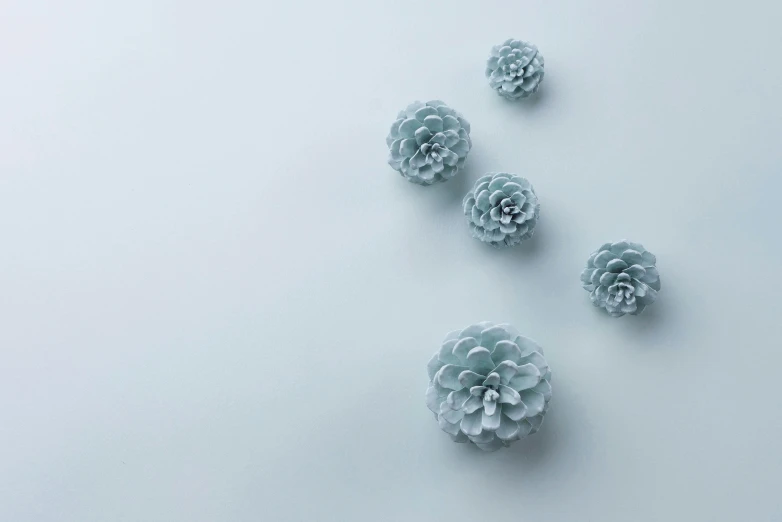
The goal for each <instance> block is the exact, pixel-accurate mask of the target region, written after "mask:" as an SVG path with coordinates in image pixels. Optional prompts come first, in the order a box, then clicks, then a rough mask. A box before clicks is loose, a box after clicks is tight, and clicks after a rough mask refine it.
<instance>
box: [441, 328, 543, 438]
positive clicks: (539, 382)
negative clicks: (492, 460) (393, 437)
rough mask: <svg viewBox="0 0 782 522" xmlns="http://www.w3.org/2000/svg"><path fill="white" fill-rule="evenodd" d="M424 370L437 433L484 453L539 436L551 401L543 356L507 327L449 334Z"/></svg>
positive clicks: (529, 342) (538, 348)
mask: <svg viewBox="0 0 782 522" xmlns="http://www.w3.org/2000/svg"><path fill="white" fill-rule="evenodd" d="M427 370H428V372H429V388H428V389H427V390H426V405H427V406H428V407H429V409H430V410H431V411H432V412H433V413H434V415H435V418H436V419H437V422H438V423H439V424H440V428H442V430H443V431H445V432H446V433H448V434H449V435H450V436H451V439H453V440H454V441H455V442H470V443H474V444H475V445H476V446H478V447H479V448H480V449H482V450H485V451H495V450H497V449H499V448H502V447H507V446H509V445H510V444H511V443H512V442H514V441H516V440H519V439H521V438H523V437H526V436H527V435H530V434H532V433H535V432H536V431H538V428H540V425H541V423H542V422H543V416H544V415H545V414H546V410H547V409H548V404H549V401H550V400H551V384H550V382H551V371H550V370H549V367H548V363H547V362H546V360H545V359H544V358H543V350H542V349H541V348H540V346H538V345H537V344H535V342H533V341H531V340H530V339H527V338H526V337H522V336H521V335H519V334H518V332H517V331H516V330H515V329H514V328H513V327H512V326H510V325H507V324H497V325H495V324H494V323H491V322H488V321H487V322H482V323H478V324H474V325H472V326H468V327H467V328H465V329H464V330H461V331H459V330H457V331H454V332H451V333H449V334H448V335H447V336H446V337H445V341H443V344H442V346H441V347H440V350H439V351H438V352H437V353H435V354H434V356H433V357H432V359H431V360H430V361H429V364H428V366H427Z"/></svg>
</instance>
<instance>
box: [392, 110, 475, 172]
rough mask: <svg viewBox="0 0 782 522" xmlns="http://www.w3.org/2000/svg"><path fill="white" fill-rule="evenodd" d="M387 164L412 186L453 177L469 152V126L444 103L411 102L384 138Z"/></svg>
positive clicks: (400, 113)
mask: <svg viewBox="0 0 782 522" xmlns="http://www.w3.org/2000/svg"><path fill="white" fill-rule="evenodd" d="M386 143H387V144H388V149H389V150H390V155H389V158H388V164H389V165H391V167H392V168H393V169H394V170H397V171H399V173H400V174H401V175H402V176H404V177H405V178H407V180H408V181H411V182H412V183H417V184H419V185H431V184H432V183H435V182H440V181H447V180H449V179H451V178H452V177H454V176H455V175H456V173H457V172H458V171H459V169H461V168H462V167H463V166H464V160H465V158H466V157H467V153H468V152H470V148H471V147H472V141H471V140H470V124H469V122H467V120H465V119H464V117H463V116H462V115H461V114H459V113H458V112H456V111H455V110H453V109H451V108H450V107H448V106H447V105H446V104H445V103H444V102H441V101H439V100H432V101H428V102H426V103H421V102H419V101H416V102H413V103H411V104H410V105H408V106H407V108H406V109H405V110H403V111H400V112H399V114H398V115H397V119H396V121H394V123H393V124H392V125H391V131H390V132H389V134H388V137H387V138H386Z"/></svg>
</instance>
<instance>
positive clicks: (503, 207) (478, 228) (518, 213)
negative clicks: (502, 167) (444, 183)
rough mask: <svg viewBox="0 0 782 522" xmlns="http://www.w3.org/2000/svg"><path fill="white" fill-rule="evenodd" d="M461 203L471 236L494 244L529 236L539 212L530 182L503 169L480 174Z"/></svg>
mask: <svg viewBox="0 0 782 522" xmlns="http://www.w3.org/2000/svg"><path fill="white" fill-rule="evenodd" d="M463 206H464V214H465V215H466V216H467V221H468V223H469V224H470V230H471V231H472V235H473V237H474V238H476V239H480V240H481V241H484V242H486V243H489V244H490V245H492V246H494V247H508V246H514V245H518V244H519V243H521V242H522V241H524V240H525V239H529V238H530V237H532V233H533V232H534V230H535V225H537V223H538V215H539V214H540V203H539V202H538V197H537V195H535V190H534V189H533V188H532V185H531V184H530V182H529V181H527V180H526V179H525V178H522V177H521V176H516V175H514V174H507V173H505V172H499V173H496V174H491V173H490V174H486V175H485V176H483V177H482V178H479V179H478V181H476V182H475V187H474V188H473V190H472V191H471V192H468V193H467V195H466V196H465V197H464V202H463Z"/></svg>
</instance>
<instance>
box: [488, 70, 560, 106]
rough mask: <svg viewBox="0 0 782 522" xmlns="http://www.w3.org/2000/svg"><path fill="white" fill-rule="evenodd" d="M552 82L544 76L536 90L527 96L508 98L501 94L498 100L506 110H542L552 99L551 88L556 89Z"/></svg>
mask: <svg viewBox="0 0 782 522" xmlns="http://www.w3.org/2000/svg"><path fill="white" fill-rule="evenodd" d="M552 83H553V82H551V81H549V77H548V76H546V78H545V79H544V80H543V82H542V83H541V84H540V88H539V89H538V92H536V93H535V94H532V95H530V96H528V97H527V98H522V99H520V100H508V99H505V98H503V97H502V96H498V98H500V102H502V104H503V105H504V106H505V107H504V109H506V110H507V109H508V108H510V109H511V110H515V111H518V112H521V113H524V114H536V113H538V112H540V111H541V110H544V109H545V108H546V107H547V106H548V105H549V101H550V100H551V99H552V92H551V90H552V88H554V89H556V87H555V86H554V85H552Z"/></svg>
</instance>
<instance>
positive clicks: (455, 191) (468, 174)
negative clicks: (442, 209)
mask: <svg viewBox="0 0 782 522" xmlns="http://www.w3.org/2000/svg"><path fill="white" fill-rule="evenodd" d="M472 184H473V173H472V168H471V167H469V166H465V168H464V169H462V170H461V171H460V172H458V173H457V174H456V176H454V177H453V178H452V179H449V180H448V181H446V182H445V183H438V184H437V185H438V187H437V193H438V194H437V199H438V202H439V203H440V204H442V205H444V206H452V205H454V204H458V205H459V207H461V205H462V201H463V200H464V196H465V195H466V194H467V192H468V191H469V190H470V189H471V188H472ZM432 188H434V187H432Z"/></svg>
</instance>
